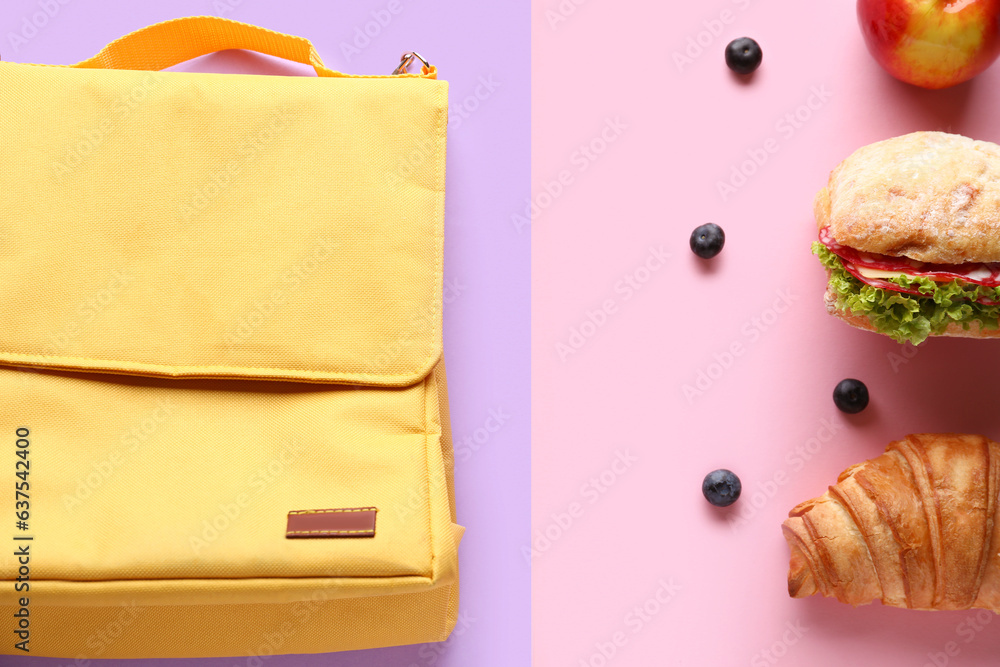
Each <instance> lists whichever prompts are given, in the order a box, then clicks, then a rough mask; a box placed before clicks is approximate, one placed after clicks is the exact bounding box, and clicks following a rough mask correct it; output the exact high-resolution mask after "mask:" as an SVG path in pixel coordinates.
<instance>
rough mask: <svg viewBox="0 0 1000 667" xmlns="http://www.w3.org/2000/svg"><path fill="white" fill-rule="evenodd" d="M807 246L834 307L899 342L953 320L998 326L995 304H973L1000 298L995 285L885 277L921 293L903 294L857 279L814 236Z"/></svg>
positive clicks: (935, 330) (917, 339) (919, 336)
mask: <svg viewBox="0 0 1000 667" xmlns="http://www.w3.org/2000/svg"><path fill="white" fill-rule="evenodd" d="M812 250H813V253H814V254H816V255H817V256H819V261H820V263H822V264H823V266H824V267H826V268H827V269H829V271H830V288H831V291H832V292H833V294H834V295H835V296H836V300H837V303H836V305H837V307H838V308H840V309H842V310H850V311H851V312H852V313H854V314H860V315H865V316H867V317H868V320H869V321H870V322H871V323H872V326H874V327H875V330H876V331H878V332H879V333H883V334H886V335H888V336H890V337H891V338H892V339H893V340H896V341H899V342H900V343H902V342H904V341H910V342H911V343H913V344H914V345H919V344H920V343H922V342H923V341H924V340H926V339H927V337H928V336H930V335H932V334H940V333H942V332H944V330H945V329H947V328H948V325H949V324H952V323H953V322H954V323H958V324H960V325H961V326H962V328H964V329H968V328H969V325H970V324H972V323H973V322H979V326H980V327H981V328H983V329H996V328H998V326H1000V306H987V305H984V304H981V303H977V299H980V298H988V299H991V300H996V301H1000V287H985V286H982V285H973V284H969V283H966V282H964V281H961V280H952V281H951V282H948V283H937V282H934V281H933V280H931V279H930V278H922V277H919V276H902V275H901V276H897V277H896V278H891V279H888V280H889V282H894V283H896V284H897V285H899V286H901V287H906V288H907V289H913V290H916V291H918V292H920V293H921V294H924V295H926V296H916V295H915V294H904V293H903V292H895V291H893V290H887V289H882V288H880V287H872V286H871V285H866V284H865V283H863V282H861V281H860V280H858V279H857V278H855V277H854V276H852V275H851V274H850V273H848V272H847V269H845V268H844V265H843V263H841V261H840V258H839V257H837V255H835V254H834V253H833V252H831V251H830V249H829V248H827V247H826V246H825V245H823V244H822V243H819V242H818V241H817V242H814V243H813V247H812Z"/></svg>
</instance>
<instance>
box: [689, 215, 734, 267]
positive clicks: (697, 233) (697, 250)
mask: <svg viewBox="0 0 1000 667" xmlns="http://www.w3.org/2000/svg"><path fill="white" fill-rule="evenodd" d="M725 244H726V233H725V232H724V231H722V227H719V226H718V225H717V224H715V223H714V222H710V223H708V224H707V225H702V226H701V227H695V230H694V231H693V232H691V251H692V252H693V253H694V254H696V255H698V256H699V257H702V258H704V259H711V258H713V257H715V256H716V255H718V254H719V253H720V252H722V246H724V245H725Z"/></svg>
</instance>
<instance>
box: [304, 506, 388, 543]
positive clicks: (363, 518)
mask: <svg viewBox="0 0 1000 667" xmlns="http://www.w3.org/2000/svg"><path fill="white" fill-rule="evenodd" d="M376 513H378V509H376V508H374V507H345V508H340V509H323V510H294V511H291V512H289V513H288V527H287V528H286V529H285V537H289V538H292V537H295V538H299V537H375V515H376Z"/></svg>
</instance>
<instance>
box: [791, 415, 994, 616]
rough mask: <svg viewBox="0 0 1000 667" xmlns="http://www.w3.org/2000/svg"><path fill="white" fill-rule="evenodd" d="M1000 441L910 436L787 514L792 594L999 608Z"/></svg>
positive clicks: (915, 604)
mask: <svg viewBox="0 0 1000 667" xmlns="http://www.w3.org/2000/svg"><path fill="white" fill-rule="evenodd" d="M998 483H1000V445H998V444H997V443H995V442H992V441H991V440H988V439H987V438H985V437H983V436H981V435H957V434H920V435H908V436H906V437H905V438H903V439H902V440H899V441H896V442H893V443H890V444H889V446H888V447H887V448H886V450H885V453H884V454H882V455H881V456H879V457H877V458H874V459H871V460H869V461H865V462H863V463H859V464H857V465H854V466H851V467H850V468H848V469H847V470H845V471H844V472H843V473H841V475H840V477H839V478H838V480H837V483H836V484H835V485H834V486H831V487H830V488H829V490H828V491H827V492H826V493H824V494H823V495H822V496H820V497H818V498H814V499H812V500H807V501H806V502H804V503H801V504H800V505H798V506H797V507H795V508H794V509H792V511H791V512H789V513H788V519H786V520H785V522H784V523H783V524H782V530H783V532H784V535H785V539H786V540H787V541H788V546H789V547H790V549H791V562H790V565H789V570H788V594H789V595H791V596H792V597H795V598H802V597H807V596H809V595H814V594H816V593H819V594H821V595H824V596H826V597H835V598H837V599H838V600H840V601H841V602H846V603H847V604H851V605H854V606H858V605H863V604H868V603H870V602H872V601H873V600H881V601H882V603H883V604H886V605H891V606H893V607H904V608H907V609H971V608H979V609H989V610H992V611H994V612H1000V521H998V520H997V516H996V513H997V493H998V490H1000V489H998Z"/></svg>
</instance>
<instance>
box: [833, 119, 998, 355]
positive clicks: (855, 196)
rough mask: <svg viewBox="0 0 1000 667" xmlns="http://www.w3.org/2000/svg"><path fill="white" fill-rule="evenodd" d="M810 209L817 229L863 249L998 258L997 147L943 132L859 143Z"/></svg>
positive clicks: (951, 260) (918, 256)
mask: <svg viewBox="0 0 1000 667" xmlns="http://www.w3.org/2000/svg"><path fill="white" fill-rule="evenodd" d="M814 210H815V214H816V222H817V224H818V225H819V227H820V228H823V227H826V226H829V227H830V233H831V236H832V237H833V238H834V239H835V240H836V241H837V242H838V243H840V244H842V245H845V246H849V247H851V248H855V249H856V250H860V251H862V252H870V253H877V254H881V255H891V256H895V257H909V258H911V259H915V260H918V261H921V262H933V263H936V264H961V263H963V262H1000V146H997V145H996V144H992V143H989V142H987V141H974V140H972V139H969V138H968V137H963V136H961V135H957V134H946V133H944V132H914V133H912V134H906V135H903V136H901V137H895V138H893V139H887V140H885V141H879V142H877V143H874V144H870V145H868V146H864V147H863V148H859V149H858V150H856V151H855V152H854V153H853V154H852V155H851V156H850V157H848V158H847V159H846V160H844V161H843V162H841V163H840V165H839V166H838V167H837V168H836V169H834V170H833V171H832V172H831V173H830V179H829V182H828V184H827V186H826V187H825V188H823V189H822V190H820V192H819V194H817V195H816V200H815V204H814ZM991 333H992V332H991ZM953 335H969V332H965V331H963V332H962V333H961V334H953Z"/></svg>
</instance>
